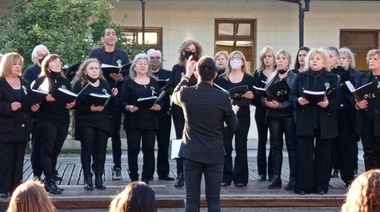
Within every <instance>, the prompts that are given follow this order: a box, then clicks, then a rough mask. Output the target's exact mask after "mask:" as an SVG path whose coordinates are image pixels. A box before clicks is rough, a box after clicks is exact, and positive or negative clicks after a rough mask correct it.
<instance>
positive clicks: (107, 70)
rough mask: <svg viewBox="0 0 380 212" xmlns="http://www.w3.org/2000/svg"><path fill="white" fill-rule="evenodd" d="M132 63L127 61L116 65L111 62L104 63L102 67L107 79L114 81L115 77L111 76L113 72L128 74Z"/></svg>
mask: <svg viewBox="0 0 380 212" xmlns="http://www.w3.org/2000/svg"><path fill="white" fill-rule="evenodd" d="M131 65H132V63H127V64H124V65H121V66H114V65H109V64H104V63H103V64H102V65H101V66H100V68H101V69H102V72H103V76H104V77H105V78H106V80H107V81H113V79H112V78H111V77H110V74H111V73H114V74H118V73H120V74H122V75H126V74H128V73H129V68H130V67H131Z"/></svg>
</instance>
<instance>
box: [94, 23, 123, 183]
mask: <svg viewBox="0 0 380 212" xmlns="http://www.w3.org/2000/svg"><path fill="white" fill-rule="evenodd" d="M101 39H102V42H103V44H104V46H102V47H99V48H95V49H93V50H92V51H91V53H90V55H89V58H97V59H98V60H99V62H100V63H101V64H107V65H113V66H119V67H121V66H122V65H124V64H127V63H129V59H128V54H127V52H125V51H123V50H121V49H119V48H117V47H116V42H117V35H116V32H115V30H114V29H113V28H107V29H105V30H104V31H103V34H102V38H101ZM125 77H126V76H125ZM106 78H107V79H110V80H107V82H108V83H109V85H110V86H111V87H116V88H118V90H119V91H120V89H121V86H122V84H123V81H124V76H123V74H121V73H117V74H115V73H111V74H110V75H109V77H106ZM120 93H121V92H119V94H118V96H117V97H116V98H115V99H116V100H115V101H111V102H110V104H111V105H110V106H111V110H112V115H113V116H112V117H113V132H112V135H111V138H112V156H113V163H114V166H113V171H112V180H121V179H122V175H121V139H120V123H121V115H122V108H121V105H120Z"/></svg>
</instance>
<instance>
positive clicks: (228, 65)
mask: <svg viewBox="0 0 380 212" xmlns="http://www.w3.org/2000/svg"><path fill="white" fill-rule="evenodd" d="M235 55H236V56H239V58H241V60H242V62H243V66H242V67H241V71H242V72H243V73H245V74H249V71H248V67H247V60H246V59H245V56H244V54H243V52H241V51H237V50H236V51H233V52H231V54H230V55H229V56H228V60H227V65H226V71H225V74H224V78H225V79H228V76H229V75H230V73H231V65H230V61H231V59H232V58H233V57H234V56H235Z"/></svg>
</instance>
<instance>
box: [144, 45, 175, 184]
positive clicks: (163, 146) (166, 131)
mask: <svg viewBox="0 0 380 212" xmlns="http://www.w3.org/2000/svg"><path fill="white" fill-rule="evenodd" d="M147 54H148V56H149V58H150V65H151V67H152V73H153V76H155V77H156V78H157V80H158V86H159V87H160V91H161V92H165V94H164V95H165V96H164V98H163V99H162V108H161V110H160V112H159V113H158V130H157V134H156V136H157V145H158V153H157V174H158V179H160V180H167V181H173V180H174V178H172V177H170V176H169V172H170V166H169V141H170V130H171V126H172V120H171V113H170V94H169V92H167V91H166V90H167V89H170V88H168V86H167V84H168V81H169V78H170V73H171V72H170V71H169V70H166V69H163V68H161V63H162V54H161V51H160V50H155V49H150V50H149V51H148V53H147Z"/></svg>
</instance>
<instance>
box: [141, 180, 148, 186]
mask: <svg viewBox="0 0 380 212" xmlns="http://www.w3.org/2000/svg"><path fill="white" fill-rule="evenodd" d="M141 181H143V182H144V183H145V184H147V185H149V179H141Z"/></svg>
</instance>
